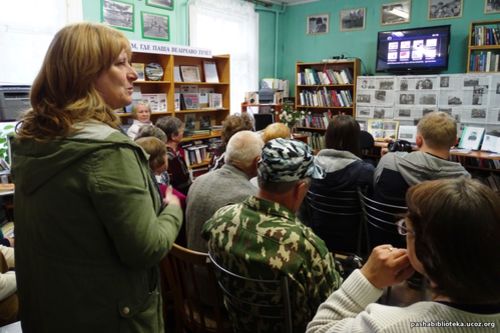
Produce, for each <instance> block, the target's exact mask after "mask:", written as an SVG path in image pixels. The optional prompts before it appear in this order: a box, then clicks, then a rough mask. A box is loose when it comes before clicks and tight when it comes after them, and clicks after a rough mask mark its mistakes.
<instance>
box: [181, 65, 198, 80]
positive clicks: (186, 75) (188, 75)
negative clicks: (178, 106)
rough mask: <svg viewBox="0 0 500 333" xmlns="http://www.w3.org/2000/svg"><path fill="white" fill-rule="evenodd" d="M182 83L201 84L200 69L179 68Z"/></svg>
mask: <svg viewBox="0 0 500 333" xmlns="http://www.w3.org/2000/svg"><path fill="white" fill-rule="evenodd" d="M180 68H181V76H182V81H183V82H201V75H200V67H198V66H182V65H181V66H180Z"/></svg>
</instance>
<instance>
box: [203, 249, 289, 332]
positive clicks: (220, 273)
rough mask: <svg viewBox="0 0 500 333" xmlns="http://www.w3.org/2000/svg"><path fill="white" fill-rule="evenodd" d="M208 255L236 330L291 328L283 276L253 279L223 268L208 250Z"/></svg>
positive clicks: (285, 283) (285, 278) (285, 280)
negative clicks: (275, 278) (273, 278)
mask: <svg viewBox="0 0 500 333" xmlns="http://www.w3.org/2000/svg"><path fill="white" fill-rule="evenodd" d="M209 257H210V260H211V261H212V263H213V264H214V266H215V271H216V276H217V281H218V284H219V287H220V289H221V290H222V293H223V295H224V304H225V306H226V308H227V310H228V312H229V316H230V318H231V321H232V323H233V327H234V331H235V332H241V333H243V332H256V331H268V332H277V331H281V332H285V333H291V332H292V331H293V324H292V310H291V303H290V294H289V288H288V278H287V277H286V276H282V277H281V278H280V279H278V280H263V279H262V280H261V279H253V278H249V277H246V276H242V275H239V274H236V273H234V272H231V271H229V270H228V269H226V268H224V267H223V266H222V264H221V263H218V262H217V260H216V259H215V257H214V255H213V254H211V253H210V252H209Z"/></svg>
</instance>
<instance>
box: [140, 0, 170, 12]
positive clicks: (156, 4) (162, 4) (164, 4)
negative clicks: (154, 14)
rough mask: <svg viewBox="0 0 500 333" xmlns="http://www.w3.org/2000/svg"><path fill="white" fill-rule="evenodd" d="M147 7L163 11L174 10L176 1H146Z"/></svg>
mask: <svg viewBox="0 0 500 333" xmlns="http://www.w3.org/2000/svg"><path fill="white" fill-rule="evenodd" d="M146 5H148V6H152V7H158V8H163V9H170V10H172V9H174V0H146Z"/></svg>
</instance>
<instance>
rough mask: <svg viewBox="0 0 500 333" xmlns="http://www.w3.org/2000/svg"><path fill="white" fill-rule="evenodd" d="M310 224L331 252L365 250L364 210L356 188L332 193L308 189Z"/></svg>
mask: <svg viewBox="0 0 500 333" xmlns="http://www.w3.org/2000/svg"><path fill="white" fill-rule="evenodd" d="M306 204H307V208H308V213H307V215H308V219H309V225H310V226H311V228H312V229H313V231H314V232H315V233H316V234H317V235H318V236H319V237H320V238H321V239H323V240H324V241H325V243H326V246H327V247H328V249H329V250H330V251H331V252H335V253H337V252H344V253H346V252H349V253H356V254H358V255H361V252H362V234H363V233H362V223H361V222H362V209H361V205H360V202H359V196H358V192H357V191H356V190H345V191H335V192H330V193H328V196H325V195H322V194H318V193H315V192H314V191H312V190H309V191H308V192H307V196H306Z"/></svg>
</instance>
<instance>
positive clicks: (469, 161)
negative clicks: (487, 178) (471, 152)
mask: <svg viewBox="0 0 500 333" xmlns="http://www.w3.org/2000/svg"><path fill="white" fill-rule="evenodd" d="M450 159H451V160H452V161H455V162H459V163H461V164H462V165H465V166H466V167H476V168H481V169H496V170H500V160H495V159H486V158H476V157H471V156H460V155H454V154H452V155H451V157H450Z"/></svg>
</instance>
